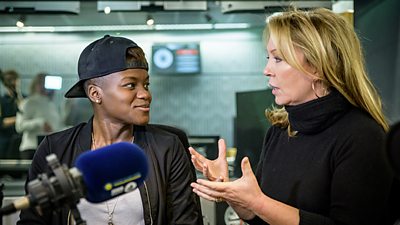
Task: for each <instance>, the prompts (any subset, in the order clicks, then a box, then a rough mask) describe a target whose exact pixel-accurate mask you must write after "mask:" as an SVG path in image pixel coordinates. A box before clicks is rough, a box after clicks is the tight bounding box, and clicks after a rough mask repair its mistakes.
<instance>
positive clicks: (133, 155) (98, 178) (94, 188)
mask: <svg viewBox="0 0 400 225" xmlns="http://www.w3.org/2000/svg"><path fill="white" fill-rule="evenodd" d="M75 166H76V168H77V169H78V170H79V171H80V172H81V173H82V177H83V182H84V186H85V189H86V194H85V196H86V199H87V200H88V201H89V202H92V203H98V202H103V201H106V200H108V199H111V198H114V197H116V196H118V195H121V194H124V193H126V192H129V191H132V190H134V189H136V188H137V187H138V186H139V185H141V184H142V183H143V181H144V179H145V178H146V176H147V173H148V161H147V157H146V155H145V154H144V151H143V150H142V149H141V148H140V147H139V146H137V145H136V144H132V143H128V142H119V143H115V144H111V145H108V146H105V147H103V148H99V149H96V150H93V151H87V152H84V153H82V154H81V155H79V157H78V158H77V159H76V161H75Z"/></svg>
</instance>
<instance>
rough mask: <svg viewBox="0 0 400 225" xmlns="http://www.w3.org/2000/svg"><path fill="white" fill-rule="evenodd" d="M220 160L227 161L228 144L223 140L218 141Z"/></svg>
mask: <svg viewBox="0 0 400 225" xmlns="http://www.w3.org/2000/svg"><path fill="white" fill-rule="evenodd" d="M218 158H221V159H226V144H225V140H224V139H222V138H221V139H219V140H218Z"/></svg>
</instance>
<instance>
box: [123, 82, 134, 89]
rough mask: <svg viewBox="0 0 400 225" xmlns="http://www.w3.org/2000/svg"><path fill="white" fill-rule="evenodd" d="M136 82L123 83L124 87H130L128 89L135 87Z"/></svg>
mask: <svg viewBox="0 0 400 225" xmlns="http://www.w3.org/2000/svg"><path fill="white" fill-rule="evenodd" d="M135 86H136V84H135V83H127V84H125V85H124V87H126V88H130V89H135Z"/></svg>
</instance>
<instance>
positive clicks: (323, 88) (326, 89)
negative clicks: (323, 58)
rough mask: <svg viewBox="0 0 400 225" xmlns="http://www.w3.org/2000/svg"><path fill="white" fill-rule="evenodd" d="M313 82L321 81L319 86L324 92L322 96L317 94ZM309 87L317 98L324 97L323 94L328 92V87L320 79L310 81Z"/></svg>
mask: <svg viewBox="0 0 400 225" xmlns="http://www.w3.org/2000/svg"><path fill="white" fill-rule="evenodd" d="M314 82H320V83H321V85H320V86H321V88H322V90H323V92H324V93H323V95H322V96H319V95H318V94H317V91H316V90H315V86H314ZM311 88H312V90H313V91H314V94H315V96H317V98H321V97H324V96H326V95H328V94H329V91H328V88H327V87H326V86H325V85H324V84H323V82H322V80H313V81H312V83H311Z"/></svg>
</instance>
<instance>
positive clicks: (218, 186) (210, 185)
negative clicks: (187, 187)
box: [196, 179, 230, 192]
mask: <svg viewBox="0 0 400 225" xmlns="http://www.w3.org/2000/svg"><path fill="white" fill-rule="evenodd" d="M229 183H230V182H216V181H208V180H204V179H197V183H196V185H197V187H200V186H202V187H204V188H207V189H211V190H214V191H217V192H223V191H224V190H225V188H226V187H227V186H228V185H229Z"/></svg>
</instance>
